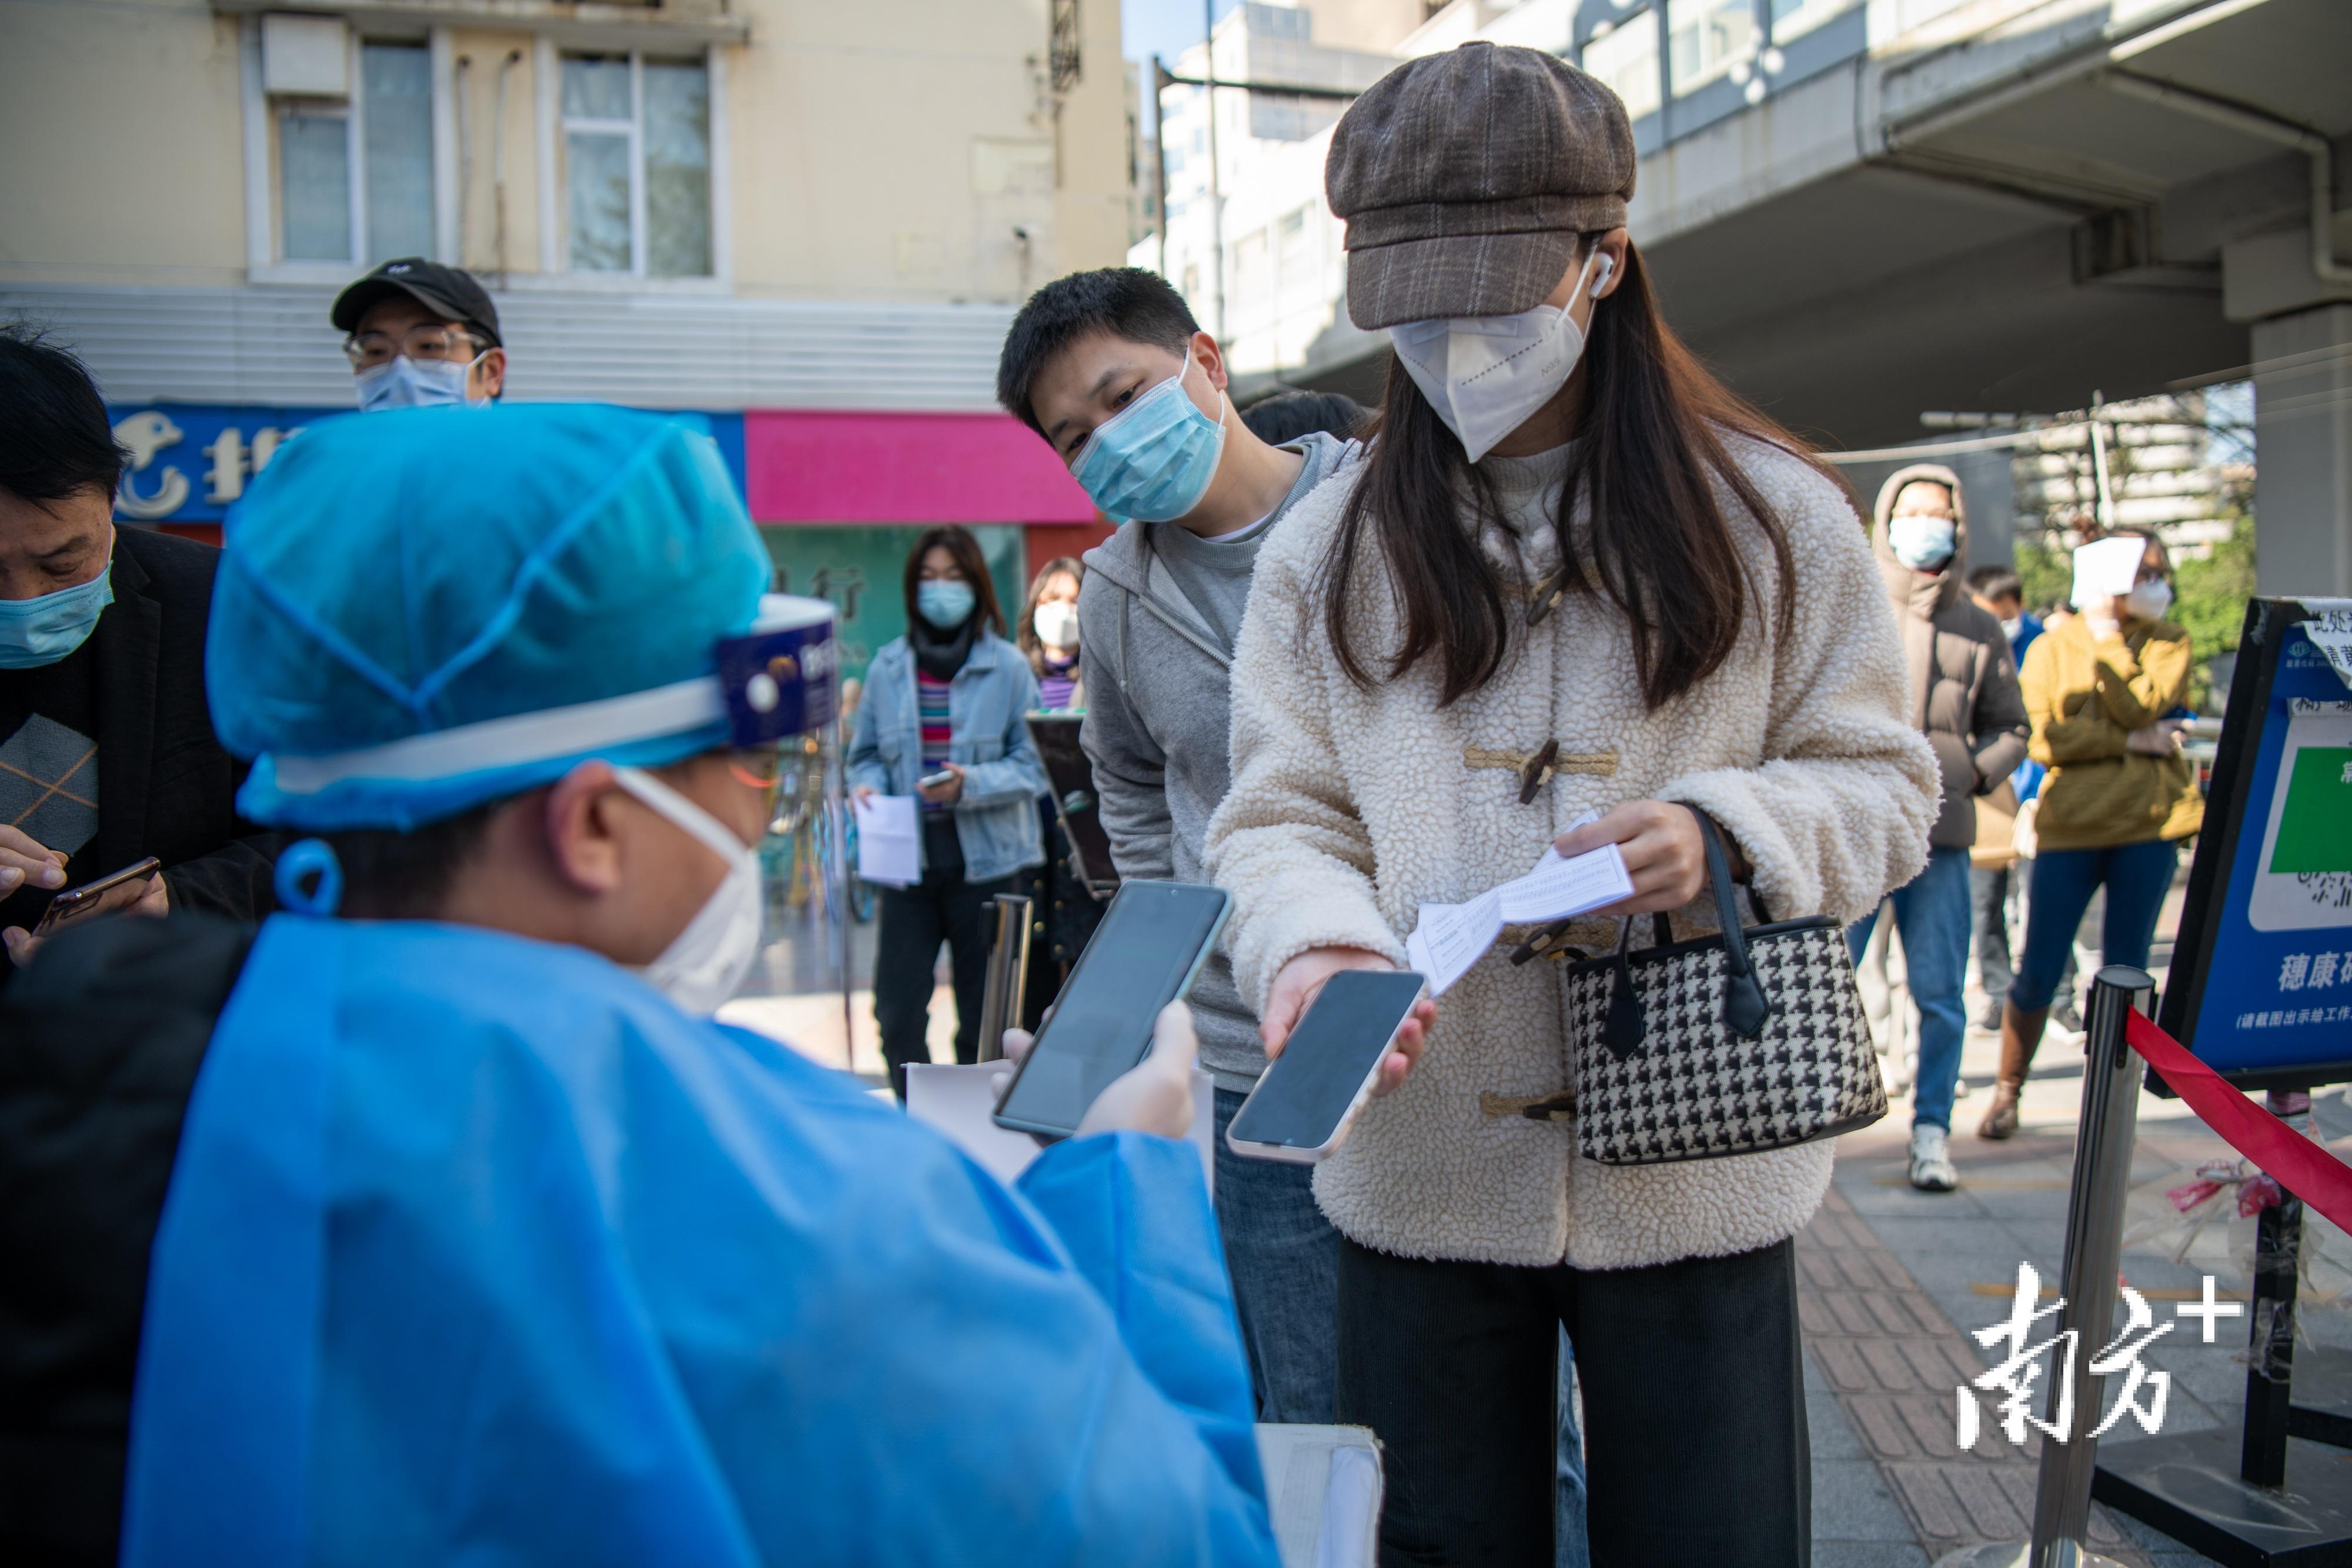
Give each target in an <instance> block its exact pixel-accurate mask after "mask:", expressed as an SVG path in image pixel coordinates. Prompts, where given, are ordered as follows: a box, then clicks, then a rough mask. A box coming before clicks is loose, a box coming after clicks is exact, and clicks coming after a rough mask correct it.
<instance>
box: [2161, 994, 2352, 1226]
mask: <svg viewBox="0 0 2352 1568" xmlns="http://www.w3.org/2000/svg"><path fill="white" fill-rule="evenodd" d="M2124 1039H2125V1040H2126V1041H2127V1042H2129V1044H2130V1046H2131V1048H2132V1049H2133V1050H2134V1051H2138V1052H2139V1053H2140V1055H2141V1056H2143V1057H2145V1058H2146V1059H2147V1064H2148V1065H2149V1066H2150V1067H2153V1068H2155V1069H2156V1070H2157V1071H2158V1072H2160V1073H2162V1074H2163V1075H2164V1081H2165V1082H2167V1083H2168V1084H2170V1085H2171V1086H2172V1092H2174V1093H2176V1094H2178V1095H2179V1096H2180V1098H2181V1099H2182V1100H2184V1101H2186V1102H2187V1103H2188V1104H2189V1109H2190V1110H2192V1111H2194V1112H2196V1113H2197V1114H2198V1115H2199V1117H2200V1118H2201V1119H2202V1120H2203V1121H2204V1123H2205V1124H2206V1125H2207V1126H2209V1127H2210V1128H2212V1129H2213V1131H2215V1132H2216V1133H2219V1134H2221V1141H2222V1142H2224V1143H2226V1144H2228V1145H2230V1146H2231V1148H2233V1149H2235V1150H2237V1151H2238V1152H2239V1153H2240V1154H2242V1155H2245V1156H2246V1158H2248V1159H2250V1160H2252V1161H2253V1162H2254V1164H2255V1165H2256V1166H2260V1167H2261V1168H2262V1170H2263V1172H2264V1173H2265V1174H2267V1175H2269V1176H2272V1177H2273V1178H2274V1179H2275V1180H2276V1181H2277V1182H2278V1184H2279V1185H2280V1186H2283V1187H2284V1188H2286V1189H2287V1191H2289V1192H2291V1193H2293V1194H2294V1196H2295V1197H2299V1198H2301V1199H2303V1201H2304V1202H2305V1203H2306V1204H2309V1205H2310V1206H2311V1207H2314V1208H2315V1209H2317V1210H2318V1211H2319V1212H2320V1213H2322V1214H2324V1215H2326V1217H2327V1218H2330V1219H2332V1220H2334V1221H2335V1222H2336V1224H2337V1225H2338V1226H2340V1227H2342V1228H2344V1229H2346V1230H2352V1166H2347V1165H2345V1163H2344V1162H2343V1161H2342V1160H2339V1159H2337V1158H2336V1156H2335V1155H2331V1154H2329V1153H2328V1152H2327V1151H2326V1149H2323V1148H2321V1147H2320V1146H2319V1145H2317V1144H2315V1143H2313V1142H2312V1141H2311V1140H2310V1139H2309V1138H2306V1137H2304V1136H2302V1135H2301V1134H2298V1133H2296V1132H2295V1131H2294V1129H2293V1128H2291V1127H2289V1126H2288V1125H2287V1124H2285V1123H2284V1122H2282V1121H2280V1120H2279V1119H2278V1118H2277V1117H2276V1116H2273V1115H2272V1114H2271V1113H2269V1112H2268V1111H2266V1110H2264V1109H2263V1107H2261V1106H2260V1105H2257V1104H2255V1103H2253V1102H2252V1100H2249V1099H2248V1098H2246V1096H2245V1095H2243V1094H2242V1093H2240V1092H2238V1091H2237V1090H2236V1089H2235V1088H2233V1087H2231V1085H2230V1084H2229V1083H2227V1082H2223V1081H2222V1079H2221V1074H2220V1073H2217V1072H2215V1071H2213V1070H2212V1069H2211V1068H2210V1067H2208V1066H2206V1065H2205V1064H2204V1063H2203V1062H2201V1061H2198V1060H2197V1059H2196V1058H2195V1057H2193V1056H2191V1055H2189V1051H2188V1049H2187V1048H2186V1047H2185V1046H2183V1045H2182V1044H2181V1043H2180V1042H2179V1040H2175V1039H2173V1038H2172V1037H2171V1036H2170V1035H2168V1034H2167V1033H2165V1032H2164V1031H2163V1030H2160V1029H2158V1028H2157V1027H2156V1025H2155V1024H2153V1023H2151V1022H2149V1021H2148V1020H2147V1019H2146V1018H2144V1017H2142V1016H2141V1015H2140V1014H2138V1013H2137V1012H2126V1014H2125V1015H2124Z"/></svg>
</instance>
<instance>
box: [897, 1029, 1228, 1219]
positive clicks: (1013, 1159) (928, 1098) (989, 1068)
mask: <svg viewBox="0 0 2352 1568" xmlns="http://www.w3.org/2000/svg"><path fill="white" fill-rule="evenodd" d="M1012 1071H1013V1063H1011V1062H1009V1061H979V1062H941V1063H939V1064H936V1065H934V1064H933V1063H931V1062H928V1061H918V1062H913V1063H910V1064H909V1065H908V1068H907V1114H908V1115H909V1116H912V1117H913V1118H914V1119H915V1120H916V1121H918V1122H923V1123H928V1124H929V1125H931V1126H933V1127H935V1128H937V1129H938V1130H939V1131H940V1132H942V1133H944V1134H947V1136H948V1140H949V1141H950V1143H952V1144H954V1145H956V1146H957V1147H958V1148H960V1149H961V1150H962V1151H963V1152H964V1153H965V1154H967V1155H971V1157H972V1158H973V1159H974V1160H975V1161H977V1162H979V1163H980V1164H981V1165H982V1166H985V1167H987V1170H988V1173H989V1175H991V1176H994V1177H995V1178H996V1179H997V1180H999V1181H1001V1182H1003V1184H1004V1185H1005V1186H1012V1185H1013V1183H1014V1182H1016V1181H1018V1180H1019V1179H1020V1178H1021V1173H1022V1172H1023V1171H1024V1170H1027V1169H1028V1168H1029V1162H1030V1161H1032V1160H1034V1159H1035V1158H1036V1157H1037V1140H1036V1139H1034V1138H1033V1137H1031V1136H1030V1135H1029V1134H1026V1133H1008V1132H1006V1131H1005V1130H1004V1129H1003V1128H1002V1127H1000V1126H998V1125H997V1124H996V1121H995V1113H996V1097H997V1093H998V1090H999V1083H1000V1081H1001V1080H1003V1079H1004V1078H1007V1077H1009V1076H1010V1075H1011V1074H1012ZM1216 1134H1217V1084H1216V1081H1215V1080H1214V1079H1213V1078H1211V1077H1210V1076H1209V1075H1208V1074H1207V1073H1205V1072H1203V1071H1201V1070H1200V1069H1199V1068H1197V1067H1196V1068H1194V1069H1192V1132H1191V1133H1190V1134H1187V1136H1189V1137H1190V1138H1191V1139H1192V1147H1193V1148H1194V1149H1195V1150H1197V1151H1198V1152H1199V1154H1200V1155H1201V1174H1202V1176H1205V1177H1206V1178H1208V1183H1209V1186H1210V1188H1211V1190H1212V1192H1213V1191H1214V1189H1215V1187H1216V1185H1217V1136H1216Z"/></svg>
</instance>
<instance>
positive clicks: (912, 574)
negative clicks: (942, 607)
mask: <svg viewBox="0 0 2352 1568" xmlns="http://www.w3.org/2000/svg"><path fill="white" fill-rule="evenodd" d="M934 545H938V546H940V547H942V548H944V549H946V550H947V552H948V554H949V555H950V556H952V557H954V558H955V563H956V570H958V571H961V572H962V573H963V580H965V581H966V582H968V583H970V584H971V597H972V604H973V612H974V613H975V614H977V615H978V616H979V617H980V619H981V621H982V623H983V624H985V625H987V626H989V627H991V628H992V629H993V630H994V632H996V634H997V635H998V636H1000V637H1002V636H1003V635H1004V612H1003V610H1001V609H999V608H998V607H997V603H996V583H995V581H994V580H993V579H992V578H991V577H990V576H989V575H988V558H987V557H986V556H984V555H982V554H981V553H980V541H979V540H978V539H976V538H972V537H971V529H969V528H957V527H955V526H954V525H953V524H950V525H949V526H947V527H945V528H925V529H924V530H923V533H922V537H921V538H918V539H917V540H916V541H915V548H914V549H910V550H908V552H907V572H906V580H905V581H904V583H903V584H902V585H901V586H902V588H903V589H904V591H905V593H906V596H907V625H908V628H909V629H912V628H914V627H917V626H919V625H921V624H922V623H923V617H922V614H921V612H919V611H918V610H916V608H915V590H916V588H917V587H918V586H919V584H920V583H921V582H922V580H923V558H924V557H925V556H927V555H929V554H930V553H931V547H932V546H934Z"/></svg>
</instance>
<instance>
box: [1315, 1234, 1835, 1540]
mask: <svg viewBox="0 0 2352 1568" xmlns="http://www.w3.org/2000/svg"><path fill="white" fill-rule="evenodd" d="M1562 1325H1565V1326H1566V1328H1567V1330H1568V1336H1569V1340H1570V1343H1572V1344H1573V1345H1574V1347H1575V1355H1576V1370H1577V1376H1578V1378H1579V1380H1580V1383H1581V1384H1582V1386H1583V1390H1584V1434H1585V1469H1586V1481H1587V1489H1588V1490H1587V1505H1586V1521H1587V1528H1588V1530H1589V1531H1590V1533H1591V1547H1592V1563H1593V1568H1684V1565H1688V1568H1804V1565H1805V1564H1807V1563H1810V1562H1811V1556H1812V1529H1811V1512H1812V1465H1811V1453H1810V1451H1809V1449H1808V1448H1807V1438H1806V1432H1805V1393H1804V1375H1803V1363H1802V1359H1801V1351H1800V1349H1799V1347H1798V1340H1797V1276H1796V1254H1795V1249H1794V1248H1793V1247H1792V1245H1791V1244H1790V1243H1789V1242H1786V1241H1782V1242H1780V1243H1778V1244H1777V1245H1774V1246H1771V1247H1766V1248H1763V1249H1759V1250H1758V1251H1754V1252H1745V1253H1741V1254H1739V1255H1738V1256H1736V1257H1731V1258H1696V1259H1690V1260H1685V1261H1683V1262H1678V1263H1664V1264H1660V1265H1658V1266H1657V1267H1655V1268H1650V1269H1623V1270H1608V1271H1606V1272H1601V1271H1587V1270H1577V1269H1570V1268H1568V1267H1566V1266H1564V1265H1562V1266H1559V1267H1554V1268H1549V1269H1528V1268H1513V1267H1509V1266H1507V1265H1502V1264H1495V1263H1465V1262H1444V1261H1440V1262H1432V1261H1429V1260H1423V1259H1413V1258H1398V1257H1393V1256H1391V1255H1390V1254H1388V1253H1385V1252H1376V1251H1374V1250H1372V1249H1370V1248H1369V1247H1363V1246H1360V1245H1358V1244H1357V1243H1355V1242H1353V1241H1349V1240H1346V1239H1342V1240H1341V1243H1340V1253H1339V1388H1338V1406H1339V1415H1338V1418H1339V1420H1340V1421H1342V1422H1346V1423H1349V1424H1352V1425H1361V1426H1366V1427H1370V1428H1371V1429H1372V1430H1373V1431H1374V1432H1376V1433H1377V1434H1379V1436H1380V1438H1381V1442H1382V1444H1384V1445H1385V1446H1386V1449H1387V1452H1386V1456H1385V1464H1386V1467H1387V1477H1388V1502H1387V1508H1386V1510H1385V1511H1384V1513H1383V1515H1382V1518H1381V1565H1382V1568H1402V1565H1404V1564H1415V1565H1419V1564H1430V1563H1460V1564H1465V1565H1466V1564H1476V1565H1478V1568H1550V1564H1551V1563H1552V1521H1553V1519H1554V1516H1555V1511H1556V1507H1557V1504H1556V1501H1555V1497H1556V1493H1555V1483H1554V1477H1555V1471H1554V1458H1555V1451H1556V1448H1557V1444H1558V1440H1559V1427H1558V1425H1557V1405H1558V1400H1559V1330H1560V1327H1561V1326H1562Z"/></svg>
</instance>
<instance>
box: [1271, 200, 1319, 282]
mask: <svg viewBox="0 0 2352 1568" xmlns="http://www.w3.org/2000/svg"><path fill="white" fill-rule="evenodd" d="M1314 210H1315V209H1314V208H1313V207H1311V206H1307V207H1300V208H1299V209H1298V210H1297V211H1296V212H1289V213H1285V214H1282V218H1281V220H1280V221H1279V222H1278V223H1276V225H1275V233H1276V235H1278V236H1279V238H1280V249H1279V251H1278V252H1277V254H1276V266H1277V267H1280V268H1281V269H1282V287H1285V288H1297V287H1301V286H1302V285H1304V284H1306V283H1307V282H1308V281H1310V275H1311V274H1312V273H1313V271H1314V267H1315V261H1314V251H1315V246H1314V236H1313V235H1311V234H1310V233H1309V232H1308V230H1307V214H1310V213H1312V212H1313V211H1314Z"/></svg>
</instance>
